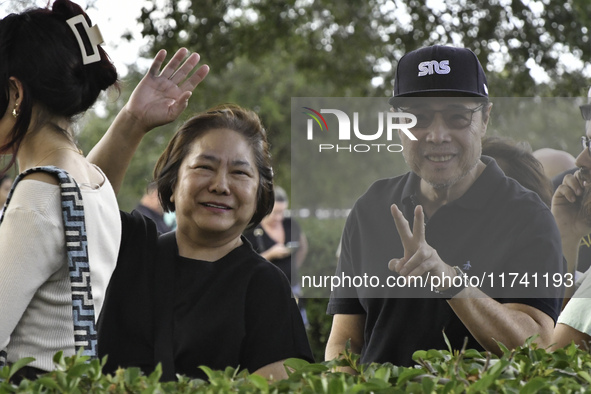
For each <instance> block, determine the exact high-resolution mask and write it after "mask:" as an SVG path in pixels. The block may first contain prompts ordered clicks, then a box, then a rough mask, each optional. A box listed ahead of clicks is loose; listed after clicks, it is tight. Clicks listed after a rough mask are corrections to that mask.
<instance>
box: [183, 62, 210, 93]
mask: <svg viewBox="0 0 591 394" xmlns="http://www.w3.org/2000/svg"><path fill="white" fill-rule="evenodd" d="M193 67H194V66H193ZM208 73H209V66H208V65H203V66H201V67H199V68H198V69H197V71H195V72H194V73H193V75H191V76H190V77H189V78H187V79H186V80H185V81H184V82H183V83H182V85H180V88H181V90H182V91H184V92H189V91H193V89H195V88H196V87H197V85H199V84H200V83H201V81H203V80H204V79H205V77H206V76H207V74H208Z"/></svg>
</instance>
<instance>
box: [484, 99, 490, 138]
mask: <svg viewBox="0 0 591 394" xmlns="http://www.w3.org/2000/svg"><path fill="white" fill-rule="evenodd" d="M492 106H493V103H488V105H487V108H486V109H485V110H484V111H482V123H484V127H483V132H482V137H484V135H485V134H486V129H487V127H488V121H489V120H490V111H491V110H492Z"/></svg>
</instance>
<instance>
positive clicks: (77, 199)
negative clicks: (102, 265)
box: [0, 166, 98, 365]
mask: <svg viewBox="0 0 591 394" xmlns="http://www.w3.org/2000/svg"><path fill="white" fill-rule="evenodd" d="M34 172H47V173H50V174H52V175H55V176H56V177H57V179H58V180H59V183H60V187H61V200H62V217H63V219H64V231H65V237H66V250H67V254H68V268H69V273H70V288H71V291H72V318H73V322H74V346H75V349H76V353H78V352H79V351H80V350H81V349H82V348H84V349H83V351H82V354H83V355H85V356H90V358H91V359H93V358H97V353H98V352H97V333H96V327H95V316H94V302H93V299H92V288H91V284H90V265H89V262H88V239H87V237H86V224H85V221H84V204H83V201H82V194H81V193H80V188H79V187H78V184H77V183H76V181H75V180H74V179H73V178H72V177H70V175H69V174H68V173H67V172H66V171H65V170H63V169H61V168H57V167H54V166H45V167H34V168H30V169H28V170H26V171H24V172H22V173H20V174H19V175H18V176H17V177H16V179H15V180H14V183H13V185H12V188H11V190H10V193H9V194H8V198H7V199H6V204H5V209H4V213H6V209H7V208H8V204H9V203H10V200H11V198H12V195H13V193H14V190H15V188H16V185H17V184H18V182H20V181H21V180H22V179H23V178H24V177H25V176H27V175H29V174H32V173H34ZM3 218H4V215H2V217H0V224H2V219H3ZM2 356H4V360H2ZM2 362H4V363H6V350H3V351H2V352H0V365H2Z"/></svg>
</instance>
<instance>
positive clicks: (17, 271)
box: [0, 180, 66, 350]
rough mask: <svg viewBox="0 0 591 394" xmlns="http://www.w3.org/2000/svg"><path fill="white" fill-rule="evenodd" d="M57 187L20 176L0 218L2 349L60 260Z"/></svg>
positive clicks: (61, 233)
mask: <svg viewBox="0 0 591 394" xmlns="http://www.w3.org/2000/svg"><path fill="white" fill-rule="evenodd" d="M60 201H61V196H60V192H59V187H56V186H55V185H49V184H44V183H42V182H38V181H27V180H24V181H22V182H20V183H19V185H18V186H17V188H16V190H15V193H14V195H13V198H12V200H11V202H10V205H9V206H8V209H7V211H6V212H5V215H4V220H3V222H2V224H0V350H1V349H3V348H4V347H6V345H7V344H8V342H9V340H10V335H11V333H12V331H13V330H14V328H15V327H16V325H17V324H18V322H19V320H20V319H21V317H22V315H23V313H24V312H25V310H26V309H27V306H28V305H29V303H30V301H31V300H32V298H33V297H34V295H35V293H36V291H37V290H38V289H39V287H40V286H41V285H42V284H43V283H45V282H46V281H47V280H48V279H49V278H50V277H51V276H52V275H53V274H54V273H55V272H56V271H58V270H59V269H60V268H61V267H62V266H63V264H64V258H65V253H66V252H65V239H64V229H63V221H62V218H61V205H60V204H61V203H60Z"/></svg>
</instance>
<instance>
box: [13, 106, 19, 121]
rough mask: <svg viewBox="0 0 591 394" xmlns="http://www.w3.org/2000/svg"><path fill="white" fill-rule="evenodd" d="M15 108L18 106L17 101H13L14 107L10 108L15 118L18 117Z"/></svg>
mask: <svg viewBox="0 0 591 394" xmlns="http://www.w3.org/2000/svg"><path fill="white" fill-rule="evenodd" d="M17 108H18V103H15V104H14V108H13V109H12V116H14V117H15V118H18V112H16V109H17Z"/></svg>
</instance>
